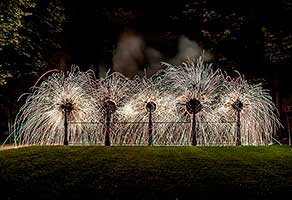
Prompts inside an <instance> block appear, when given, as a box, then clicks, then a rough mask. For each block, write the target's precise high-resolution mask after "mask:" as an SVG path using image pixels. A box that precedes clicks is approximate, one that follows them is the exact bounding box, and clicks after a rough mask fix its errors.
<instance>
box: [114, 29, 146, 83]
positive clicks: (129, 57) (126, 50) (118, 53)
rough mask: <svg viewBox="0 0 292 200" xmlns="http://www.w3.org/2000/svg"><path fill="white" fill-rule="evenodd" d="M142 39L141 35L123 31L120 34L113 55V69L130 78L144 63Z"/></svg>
mask: <svg viewBox="0 0 292 200" xmlns="http://www.w3.org/2000/svg"><path fill="white" fill-rule="evenodd" d="M144 46H145V45H144V40H143V39H142V37H141V36H139V35H137V34H134V33H131V32H125V33H123V34H122V35H121V37H120V39H119V41H118V44H117V48H116V50H115V53H114V55H113V71H118V72H121V73H122V74H124V75H125V76H127V77H129V78H131V77H133V76H134V75H136V74H137V72H138V71H139V66H140V65H142V64H144V60H145V58H144Z"/></svg>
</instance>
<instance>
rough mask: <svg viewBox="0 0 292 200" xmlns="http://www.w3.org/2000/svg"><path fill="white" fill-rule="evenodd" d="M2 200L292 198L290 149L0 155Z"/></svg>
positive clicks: (65, 149)
mask: <svg viewBox="0 0 292 200" xmlns="http://www.w3.org/2000/svg"><path fill="white" fill-rule="evenodd" d="M0 191H1V193H0V199H24V198H26V197H28V198H29V199H64V198H66V199H89V198H90V197H94V198H95V199H215V198H216V199H219V198H221V197H223V198H224V199H292V147H289V146H286V145H282V146H280V145H275V146H266V147H264V146H260V147H251V146H249V147H244V146H241V147H117V146H113V147H101V146H31V147H24V148H18V149H10V150H3V151H0Z"/></svg>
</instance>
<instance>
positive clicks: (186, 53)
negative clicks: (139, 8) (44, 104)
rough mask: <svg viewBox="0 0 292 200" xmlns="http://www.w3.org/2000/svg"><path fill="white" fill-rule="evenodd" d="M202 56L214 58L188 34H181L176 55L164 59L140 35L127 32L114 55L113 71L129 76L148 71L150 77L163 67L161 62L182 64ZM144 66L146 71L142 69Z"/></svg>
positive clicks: (207, 58) (209, 58)
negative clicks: (187, 35) (188, 36)
mask: <svg viewBox="0 0 292 200" xmlns="http://www.w3.org/2000/svg"><path fill="white" fill-rule="evenodd" d="M166 42H167V41H166ZM200 56H202V58H203V60H204V61H210V60H211V59H212V58H213V56H212V54H211V53H210V52H208V51H205V50H203V48H202V47H200V46H199V44H198V43H197V42H195V41H193V40H190V39H189V38H187V37H186V36H180V37H179V39H178V52H177V54H176V56H175V57H173V58H169V59H166V60H163V58H164V55H163V53H161V52H160V51H158V50H157V49H154V48H152V47H147V46H146V45H145V42H144V40H143V38H142V37H141V36H140V35H138V34H135V33H133V32H125V33H123V34H122V35H121V37H120V39H119V41H118V44H117V48H116V50H115V52H114V55H113V71H118V72H121V73H122V74H124V75H125V76H127V77H129V78H132V77H133V76H134V75H144V73H145V71H146V74H147V76H148V77H149V76H151V75H152V74H154V73H155V72H157V71H158V70H159V69H161V68H162V67H163V66H162V65H161V62H167V63H170V64H172V65H180V64H182V63H183V62H185V61H186V60H187V59H196V58H198V57H200ZM143 67H144V68H145V71H144V70H142V69H141V68H143Z"/></svg>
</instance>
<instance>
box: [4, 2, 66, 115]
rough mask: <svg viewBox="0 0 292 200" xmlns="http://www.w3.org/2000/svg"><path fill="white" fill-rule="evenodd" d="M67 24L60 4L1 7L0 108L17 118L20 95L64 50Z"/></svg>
mask: <svg viewBox="0 0 292 200" xmlns="http://www.w3.org/2000/svg"><path fill="white" fill-rule="evenodd" d="M64 20H65V16H64V7H63V5H62V1H61V0H51V1H49V0H42V1H34V0H4V1H3V2H1V3H0V104H1V105H2V107H4V108H9V112H10V113H9V116H7V117H9V120H10V121H11V118H13V117H14V115H15V113H14V112H15V110H16V109H15V107H16V105H17V104H16V101H17V98H18V97H19V95H20V94H22V93H24V91H27V89H28V88H29V87H30V86H31V85H32V83H33V82H35V81H36V79H37V77H38V76H39V75H40V74H42V73H43V72H44V71H45V70H46V69H47V67H48V66H47V63H48V60H49V58H50V57H51V56H52V55H53V53H54V52H55V51H56V50H57V49H58V48H60V47H61V41H62V40H61V39H62V38H61V33H62V31H63V22H64Z"/></svg>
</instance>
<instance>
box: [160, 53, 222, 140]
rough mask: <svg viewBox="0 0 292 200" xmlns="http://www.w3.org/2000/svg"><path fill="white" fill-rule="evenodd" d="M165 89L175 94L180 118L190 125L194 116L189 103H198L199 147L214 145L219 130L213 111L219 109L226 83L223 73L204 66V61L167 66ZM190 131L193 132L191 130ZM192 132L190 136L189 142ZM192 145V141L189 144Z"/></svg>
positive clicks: (206, 65) (200, 59) (209, 65)
mask: <svg viewBox="0 0 292 200" xmlns="http://www.w3.org/2000/svg"><path fill="white" fill-rule="evenodd" d="M164 78H165V81H164V83H165V87H168V90H169V91H172V93H175V94H176V96H177V100H178V106H177V107H178V112H179V118H180V119H181V120H183V121H191V115H193V114H191V113H188V111H187V109H186V106H187V103H188V102H190V101H193V100H196V101H198V103H199V104H200V106H201V107H202V108H201V111H200V112H198V113H197V117H196V118H195V120H196V124H197V127H195V128H196V129H197V132H198V135H197V141H198V144H201V145H208V144H211V143H212V142H213V140H214V138H216V136H215V135H214V133H215V132H217V131H216V129H217V125H216V123H214V122H215V121H214V119H215V118H216V116H214V114H215V113H214V112H213V111H214V110H215V109H216V107H217V105H218V103H219V99H220V94H221V89H222V87H221V86H222V82H223V75H222V73H221V71H220V70H215V71H214V70H213V68H212V65H211V64H204V63H203V60H202V58H199V59H197V60H188V61H186V62H185V63H183V64H182V65H179V66H171V65H170V66H168V68H166V69H165V72H164ZM188 129H189V130H190V129H191V128H190V127H188ZM190 134H191V133H190V131H189V136H188V138H190V137H191V136H190ZM187 141H188V144H190V141H191V140H190V139H188V140H187Z"/></svg>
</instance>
